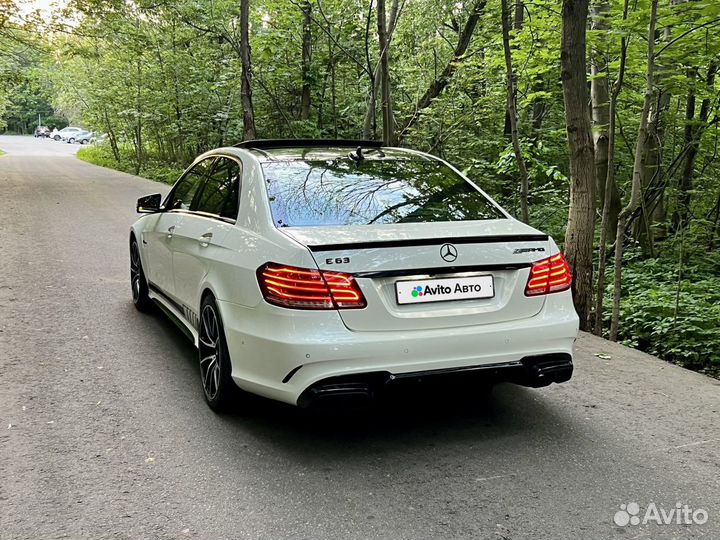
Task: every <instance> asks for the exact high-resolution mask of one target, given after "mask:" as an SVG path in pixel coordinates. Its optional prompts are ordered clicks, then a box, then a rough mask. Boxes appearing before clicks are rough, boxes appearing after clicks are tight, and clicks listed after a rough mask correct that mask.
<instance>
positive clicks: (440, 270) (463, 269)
mask: <svg viewBox="0 0 720 540" xmlns="http://www.w3.org/2000/svg"><path fill="white" fill-rule="evenodd" d="M531 266H532V263H531V262H519V263H507V264H475V265H468V266H436V267H433V268H409V269H408V268H406V269H404V270H376V271H369V272H351V274H352V275H353V277H356V278H388V277H403V276H408V277H410V276H431V277H432V276H443V275H445V274H448V275H449V274H462V273H477V272H497V271H499V270H521V269H523V268H530V267H531Z"/></svg>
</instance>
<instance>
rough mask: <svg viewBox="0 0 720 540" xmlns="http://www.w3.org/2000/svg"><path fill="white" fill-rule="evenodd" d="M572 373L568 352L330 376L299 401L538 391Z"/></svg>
mask: <svg viewBox="0 0 720 540" xmlns="http://www.w3.org/2000/svg"><path fill="white" fill-rule="evenodd" d="M572 373H573V363H572V357H571V356H570V355H569V354H566V353H559V354H545V355H540V356H526V357H525V358H523V359H522V360H520V361H518V362H506V363H502V364H486V365H480V366H468V367H460V368H448V369H438V370H433V371H419V372H412V373H399V374H393V373H389V372H387V371H384V372H382V371H379V372H374V373H361V374H357V375H341V376H339V377H329V378H327V379H323V380H320V381H318V382H316V383H315V384H313V385H311V386H310V387H309V388H307V389H305V391H304V392H303V393H302V394H301V395H300V397H299V398H298V402H297V404H298V405H299V406H300V407H303V408H310V407H324V406H325V405H326V404H327V406H334V405H335V404H336V403H337V402H338V400H343V401H345V402H347V403H349V404H352V405H364V404H368V403H370V402H372V401H373V400H374V399H375V398H377V397H379V396H382V395H383V394H384V393H387V392H392V391H393V390H394V389H396V388H398V387H403V386H405V387H415V388H417V387H421V386H422V387H427V388H428V389H433V388H435V387H437V386H440V387H444V388H452V387H458V386H461V387H463V388H470V389H472V388H474V387H477V386H481V385H484V384H487V383H495V382H512V383H516V384H521V385H523V386H531V387H533V388H539V387H542V386H548V385H549V384H552V383H562V382H565V381H569V380H570V378H571V377H572Z"/></svg>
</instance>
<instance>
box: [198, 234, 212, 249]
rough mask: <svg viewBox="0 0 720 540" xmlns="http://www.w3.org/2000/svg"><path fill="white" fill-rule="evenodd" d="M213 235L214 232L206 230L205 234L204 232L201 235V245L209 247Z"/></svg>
mask: <svg viewBox="0 0 720 540" xmlns="http://www.w3.org/2000/svg"><path fill="white" fill-rule="evenodd" d="M212 237H213V233H211V232H206V233H205V234H203V235H202V236H201V237H200V245H201V246H202V247H207V246H208V244H209V243H210V240H211V239H212Z"/></svg>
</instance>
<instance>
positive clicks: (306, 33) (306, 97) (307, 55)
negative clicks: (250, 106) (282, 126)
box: [300, 0, 312, 120]
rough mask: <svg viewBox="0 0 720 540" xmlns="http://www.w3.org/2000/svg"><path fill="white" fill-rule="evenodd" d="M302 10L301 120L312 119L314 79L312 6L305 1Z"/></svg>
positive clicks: (308, 0)
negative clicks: (311, 70) (311, 71)
mask: <svg viewBox="0 0 720 540" xmlns="http://www.w3.org/2000/svg"><path fill="white" fill-rule="evenodd" d="M301 10H302V15H303V17H302V92H301V94H300V120H308V119H309V118H310V97H311V93H312V79H311V77H310V63H311V61H312V4H311V3H310V0H304V1H303V2H302V4H301Z"/></svg>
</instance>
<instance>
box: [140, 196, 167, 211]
mask: <svg viewBox="0 0 720 540" xmlns="http://www.w3.org/2000/svg"><path fill="white" fill-rule="evenodd" d="M161 203H162V195H160V194H159V193H155V194H153V195H146V196H145V197H140V198H139V199H138V201H137V207H136V210H137V212H138V214H154V213H155V212H159V211H160V204H161Z"/></svg>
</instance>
